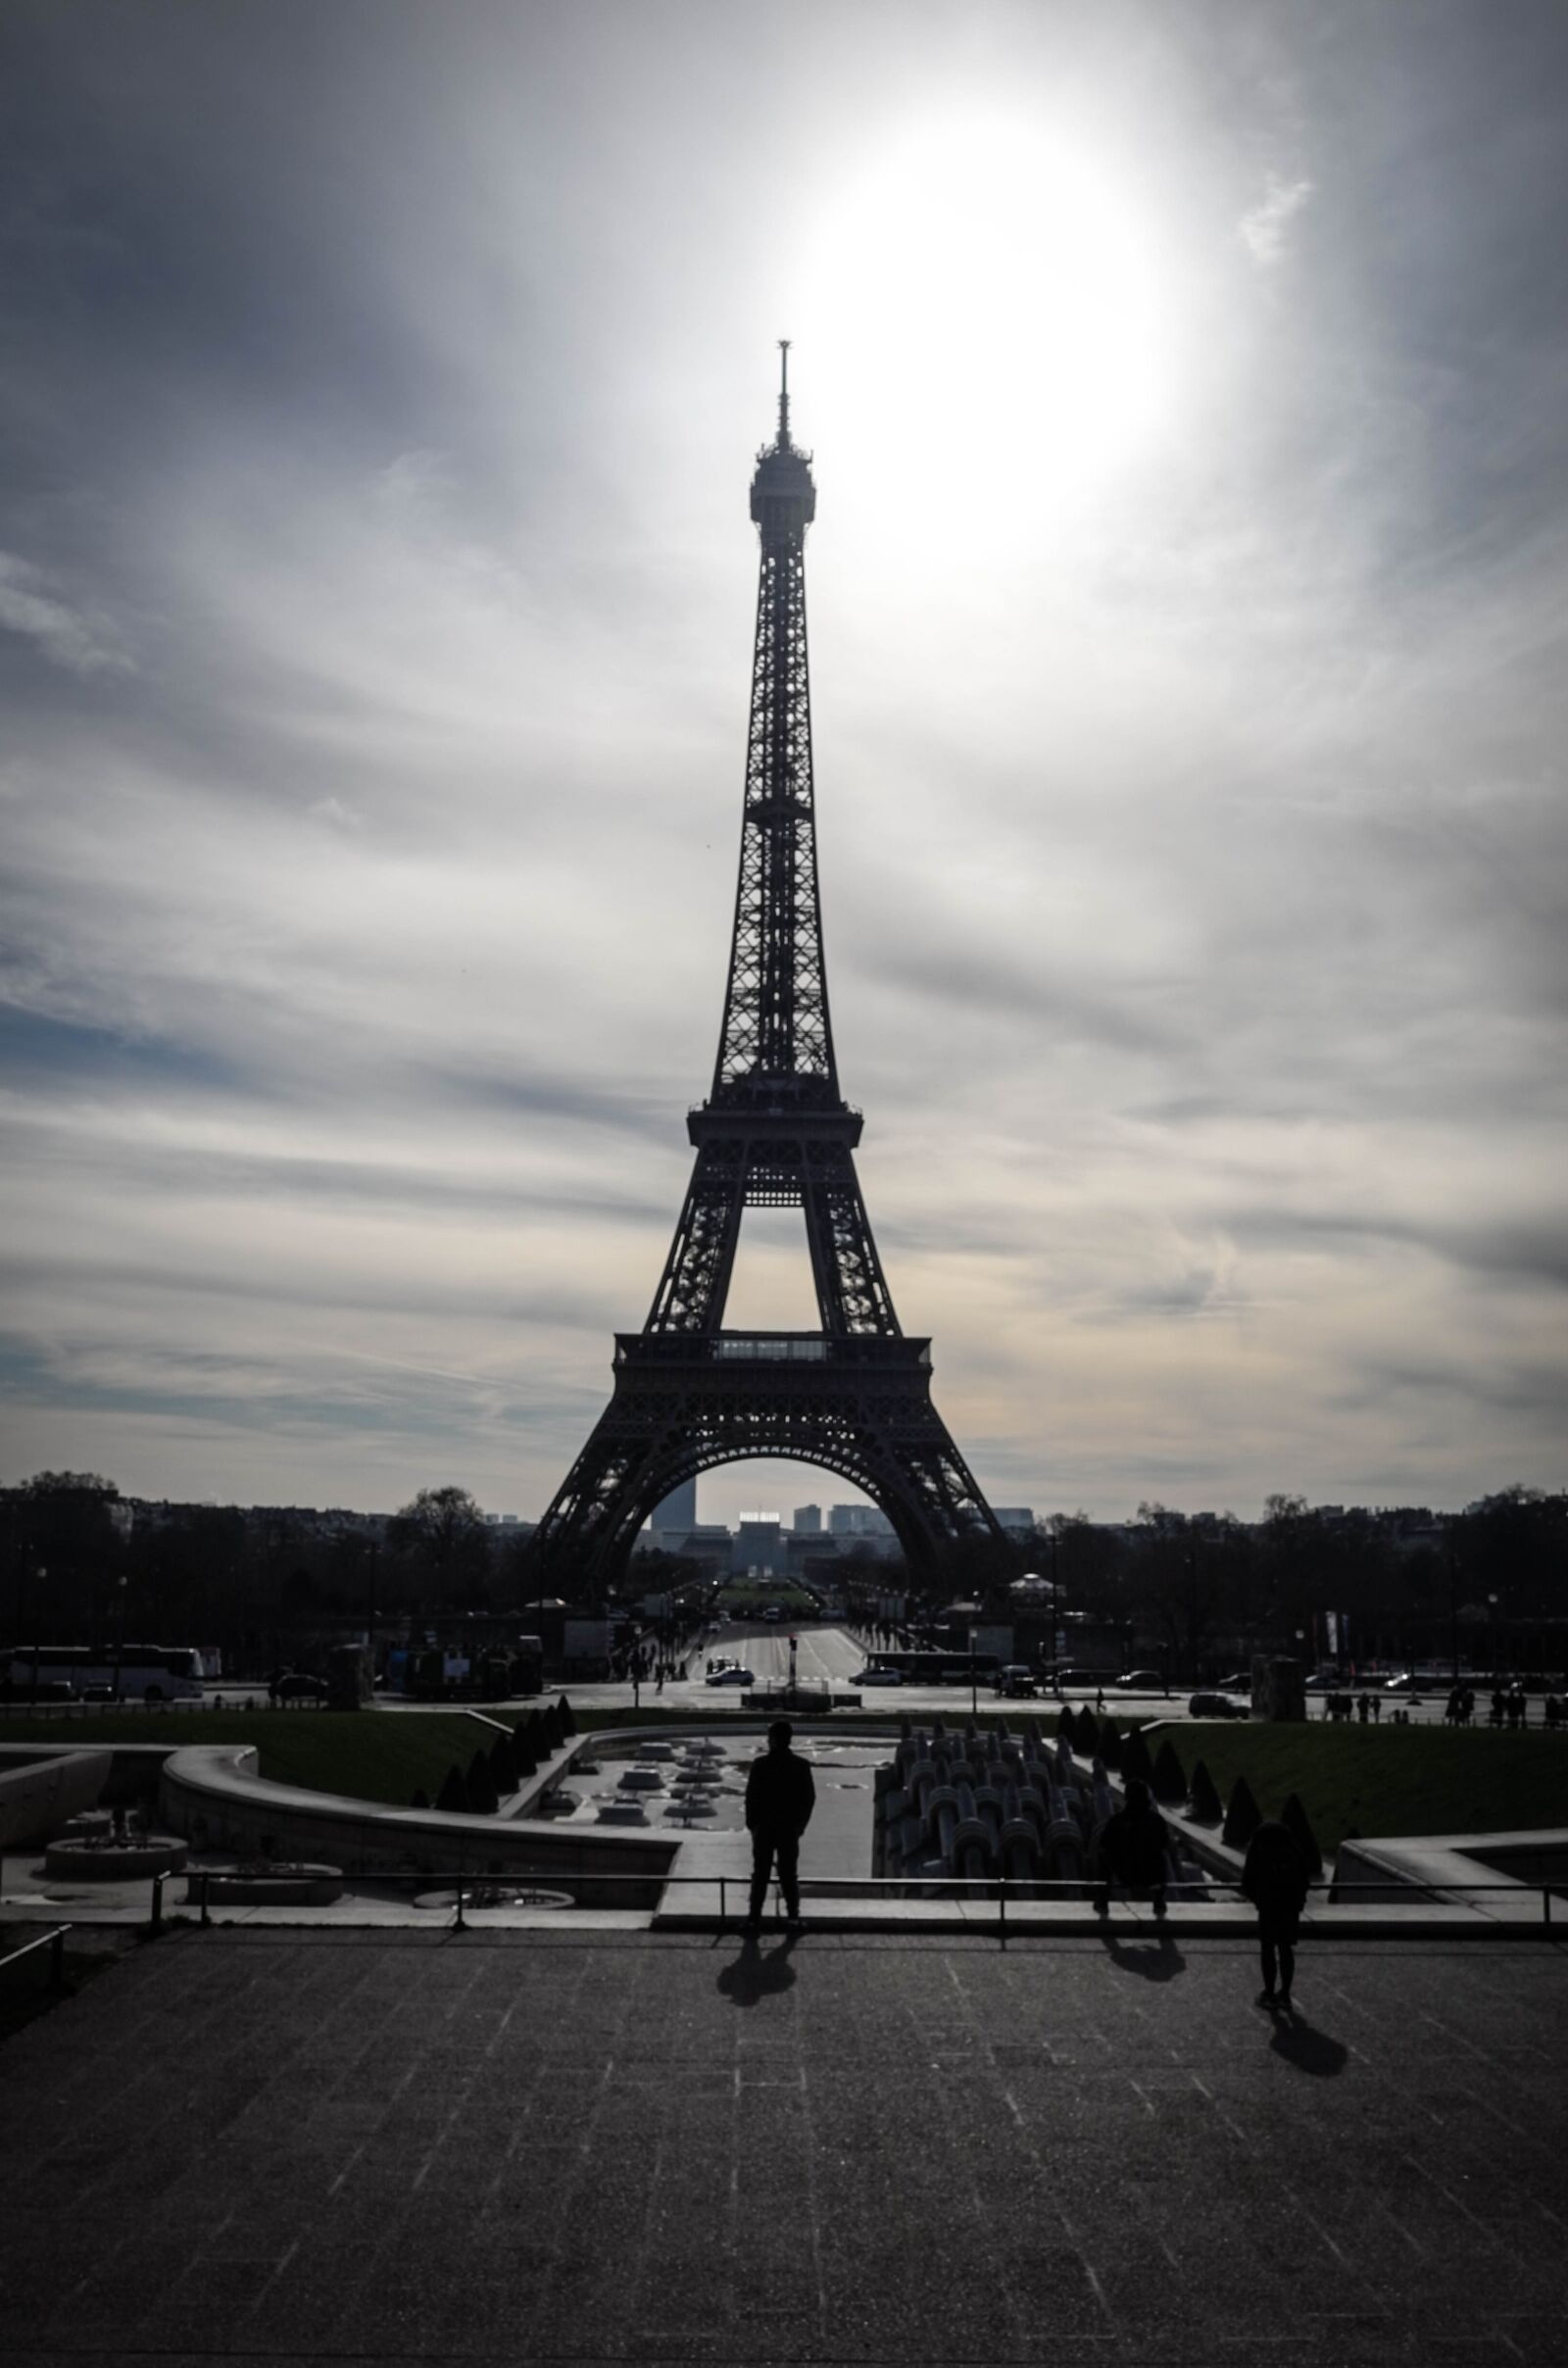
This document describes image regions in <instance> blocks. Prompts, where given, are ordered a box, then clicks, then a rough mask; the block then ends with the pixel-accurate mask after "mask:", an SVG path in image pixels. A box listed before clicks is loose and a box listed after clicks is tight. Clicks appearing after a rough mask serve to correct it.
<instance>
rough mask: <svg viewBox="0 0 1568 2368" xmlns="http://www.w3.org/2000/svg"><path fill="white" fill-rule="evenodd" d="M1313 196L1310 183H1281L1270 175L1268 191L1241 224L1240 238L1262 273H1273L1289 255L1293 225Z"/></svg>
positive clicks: (1266, 184)
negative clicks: (1287, 244)
mask: <svg viewBox="0 0 1568 2368" xmlns="http://www.w3.org/2000/svg"><path fill="white" fill-rule="evenodd" d="M1312 195H1313V184H1312V183H1311V182H1310V181H1309V180H1299V181H1286V180H1281V178H1280V177H1279V175H1278V174H1277V173H1270V174H1269V175H1268V178H1267V181H1266V183H1265V186H1264V192H1263V195H1262V197H1261V199H1260V200H1259V201H1258V203H1257V204H1256V205H1255V206H1254V207H1253V208H1252V209H1251V211H1250V213H1249V214H1244V215H1243V216H1242V219H1241V221H1240V222H1238V224H1237V236H1238V237H1239V238H1240V240H1241V242H1242V244H1243V246H1244V247H1245V248H1246V249H1247V252H1248V254H1249V255H1250V257H1251V259H1252V261H1253V262H1254V263H1255V264H1256V265H1257V267H1258V269H1259V271H1271V270H1272V269H1273V267H1274V265H1275V264H1277V263H1278V262H1279V261H1280V259H1281V257H1282V256H1283V255H1284V253H1285V248H1286V243H1287V234H1288V232H1289V230H1290V226H1291V224H1292V222H1294V221H1295V219H1296V217H1297V215H1298V214H1299V213H1300V211H1301V209H1302V207H1303V206H1304V205H1305V204H1306V203H1307V201H1308V199H1309V198H1310V197H1311V196H1312Z"/></svg>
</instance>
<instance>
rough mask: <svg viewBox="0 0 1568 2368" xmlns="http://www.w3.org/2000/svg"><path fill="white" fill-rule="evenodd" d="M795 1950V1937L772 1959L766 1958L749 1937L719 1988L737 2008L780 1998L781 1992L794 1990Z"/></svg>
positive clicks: (792, 1936)
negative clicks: (793, 1957) (793, 1955)
mask: <svg viewBox="0 0 1568 2368" xmlns="http://www.w3.org/2000/svg"><path fill="white" fill-rule="evenodd" d="M794 1947H795V1935H794V1934H793V1933H792V1934H791V1935H790V1937H789V1939H788V1940H787V1941H784V1942H782V1943H781V1944H780V1945H779V1947H778V1948H777V1949H774V1950H773V1951H772V1954H771V1955H769V1956H763V1954H762V1951H761V1949H760V1948H759V1947H758V1945H757V1942H756V1940H755V1939H754V1938H753V1936H752V1935H751V1934H750V1933H748V1934H747V1936H746V1938H745V1940H744V1941H743V1942H742V1943H741V1953H740V1955H739V1956H738V1957H737V1958H736V1959H735V1962H734V1964H733V1965H726V1966H725V1968H724V1970H723V1972H722V1973H721V1974H720V1975H719V1977H718V1987H719V1988H720V1990H722V1991H723V1993H724V1995H725V1997H726V1998H728V1999H729V2001H730V2003H731V2005H734V2006H756V2005H758V2004H759V2003H760V2000H761V1999H763V1998H776V1997H777V1996H778V1994H779V1992H780V1991H783V1990H789V1989H792V1988H793V1987H794V1982H795V1968H794V1966H793V1965H792V1964H791V1963H790V1951H791V1949H793V1948H794Z"/></svg>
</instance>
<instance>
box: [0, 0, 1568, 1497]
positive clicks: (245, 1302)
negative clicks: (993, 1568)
mask: <svg viewBox="0 0 1568 2368" xmlns="http://www.w3.org/2000/svg"><path fill="white" fill-rule="evenodd" d="M1565 119H1568V13H1565V12H1564V11H1563V9H1562V8H1561V7H1560V6H1559V5H1557V4H1556V0H1512V4H1511V5H1510V6H1509V7H1508V8H1506V9H1497V8H1495V7H1493V6H1490V5H1487V4H1486V0H1471V4H1466V5H1455V4H1452V0H1426V4H1413V5H1411V6H1410V7H1407V8H1403V9H1372V8H1368V7H1366V6H1364V5H1360V4H1359V0H1357V4H1355V5H1339V4H1337V0H1312V4H1311V5H1301V6H1295V7H1280V6H1270V5H1267V4H1266V0H1265V4H1264V5H1259V6H1252V7H1249V8H1247V9H1239V8H1236V7H1235V6H1234V5H1231V4H1230V0H1212V4H1209V5H1205V4H1204V0H1159V4H1157V5H1156V4H1154V0H1150V4H1148V5H1128V4H1126V0H1108V4H1107V0H1097V4H1096V5H1093V6H1091V5H1089V4H1088V0H1084V4H1082V5H1072V4H1069V0H1062V4H1059V5H1054V6H1043V5H1039V4H1038V0H1034V4H1031V5H1028V6H1023V7H1017V8H1012V7H997V6H987V5H985V4H984V0H963V4H962V5H956V6H921V5H919V4H918V0H899V4H898V5H889V6H883V5H878V4H877V0H858V5H854V6H845V5H843V4H842V0H828V4H827V5H821V4H818V0H804V4H803V5H798V6H796V7H794V8H792V9H790V10H787V11H781V10H778V9H776V8H771V7H762V6H758V5H750V4H749V0H724V4H722V5H713V6H709V5H695V4H692V5H681V4H678V0H636V4H635V5H613V4H610V0H577V5H573V6H570V7H566V6H564V5H548V6H547V5H537V6H530V5H522V4H517V0H513V4H501V0H494V4H491V0H465V5H464V6H463V7H461V8H448V9H435V8H431V7H429V6H427V5H423V4H421V0H373V4H372V0H334V5H332V6H331V7H326V8H323V7H321V6H319V0H229V4H228V5H225V6H219V7H213V8H201V9H196V8H192V7H190V6H189V5H186V4H183V0H182V4H181V5H177V6H175V5H166V4H165V0H138V5H137V6H136V7H135V8H133V9H130V8H124V7H123V6H119V5H109V4H108V0H76V4H75V5H73V6H72V7H70V8H63V7H61V6H59V5H58V0H31V4H29V0H11V5H10V6H9V7H8V8H7V9H6V11H5V12H4V14H3V16H0V272H3V299H0V300H3V308H4V310H3V321H4V332H5V333H4V337H3V340H0V436H3V439H4V466H3V469H0V715H3V722H0V894H3V906H0V1130H3V1132H0V1170H3V1181H0V1480H5V1481H14V1480H16V1479H19V1478H21V1477H23V1476H25V1474H27V1473H29V1472H32V1471H35V1470H37V1469H40V1468H43V1467H63V1466H67V1467H73V1468H78V1469H93V1470H97V1471H101V1472H103V1473H105V1474H107V1475H108V1476H109V1477H111V1478H112V1479H114V1480H115V1481H117V1482H118V1483H119V1485H120V1486H121V1487H122V1488H123V1490H124V1491H125V1492H126V1493H127V1494H133V1495H138V1496H153V1497H157V1496H169V1497H174V1498H189V1499H201V1498H211V1499H217V1500H219V1501H221V1502H230V1501H237V1502H241V1503H247V1502H268V1503H299V1504H312V1503H315V1504H338V1505H359V1506H364V1507H368V1508H377V1509H385V1508H389V1507H391V1506H393V1505H398V1504H401V1503H403V1502H404V1501H405V1500H406V1499H407V1498H409V1497H410V1496H412V1495H413V1493H414V1492H415V1490H416V1489H417V1488H419V1487H422V1486H438V1485H442V1484H445V1483H447V1482H456V1483H458V1484H460V1485H462V1486H465V1487H467V1488H470V1489H472V1490H473V1492H474V1493H475V1495H476V1496H477V1497H478V1499H479V1500H480V1502H481V1504H482V1505H485V1506H486V1507H487V1508H489V1509H491V1510H495V1511H503V1510H505V1511H513V1512H516V1513H519V1514H522V1515H524V1516H536V1515H537V1514H539V1513H540V1512H541V1511H542V1510H543V1509H544V1506H545V1505H546V1504H547V1503H548V1502H549V1500H550V1498H551V1496H552V1494H553V1493H554V1490H555V1489H556V1487H557V1485H558V1484H559V1482H560V1480H561V1479H562V1478H563V1477H564V1472H565V1470H566V1468H567V1466H568V1464H569V1463H570V1460H571V1458H572V1456H573V1455H575V1453H576V1451H577V1449H578V1448H579V1446H580V1445H581V1444H582V1442H583V1440H584V1439H585V1438H586V1436H587V1434H588V1431H589V1429H590V1427H591V1425H592V1423H593V1422H594V1420H595V1419H596V1417H597V1415H598V1413H599V1411H600V1409H601V1407H602V1406H603V1405H604V1404H605V1402H606V1399H607V1396H608V1391H609V1383H610V1356H611V1347H612V1335H613V1333H614V1331H615V1330H617V1329H622V1330H635V1329H636V1328H637V1327H638V1326H639V1325H640V1324H641V1323H642V1321H643V1319H644V1316H645V1314H646V1312H647V1308H648V1306H649V1303H650V1301H651V1299H652V1297H653V1292H654V1286H655V1284H656V1282H657V1280H658V1277H659V1273H660V1270H661V1267H662V1261H663V1258H664V1255H665V1252H666V1250H667V1247H668V1241H669V1236H670V1232H671V1230H672V1227H673V1224H674V1220H675V1217H676V1214H677V1211H678V1209H679V1205H680V1200H681V1195H682V1192H683V1190H684V1186H685V1182H686V1178H687V1174H688V1171H689V1163H690V1158H691V1154H690V1150H689V1147H688V1145H687V1142H686V1138H685V1128H684V1116H685V1111H686V1110H687V1108H688V1106H689V1105H690V1104H692V1103H694V1102H697V1101H699V1100H701V1098H702V1096H703V1095H704V1093H705V1092H706V1091H707V1090H708V1086H709V1082H710V1079H711V1070H712V1061H713V1053H714V1047H715V1044H716V1040H717V1032H718V1022H719V1015H720V1004H721V997H722V990H723V980H724V968H725V962H726V959H727V954H728V941H729V930H730V924H731V919H732V913H733V899H734V879H735V862H736V855H737V849H738V842H739V828H740V791H741V782H742V768H743V762H744V753H745V726H746V713H747V698H748V687H749V683H748V677H749V667H750V657H751V634H752V622H753V606H754V602H755V586H756V565H757V547H756V537H755V532H754V529H753V528H752V526H751V524H750V522H749V519H748V516H747V494H748V485H749V479H750V474H751V469H752V467H753V464H754V460H755V456H756V453H757V450H758V448H759V446H760V444H761V443H763V442H764V441H765V440H766V439H767V437H768V435H769V434H770V432H771V426H772V419H773V388H774V384H775V374H776V360H777V357H776V353H775V350H774V342H773V341H774V340H775V339H776V338H777V337H779V336H781V335H788V336H790V337H792V338H793V339H794V341H795V342H794V347H793V351H792V356H791V385H792V392H793V396H794V426H795V429H796V433H797V435H798V437H799V439H800V440H801V441H802V442H803V443H804V444H806V445H807V446H809V448H810V449H811V450H812V451H813V453H814V456H815V459H814V469H815V476H816V482H817V488H818V505H817V517H816V523H815V525H814V526H813V528H812V529H811V532H810V536H809V544H808V585H809V615H810V636H811V666H812V691H813V702H814V732H815V758H816V785H817V800H818V826H819V844H820V855H821V866H822V880H823V905H824V928H825V939H826V950H827V961H828V971H829V979H830V985H831V993H832V998H833V1015H834V1030H835V1038H836V1046H837V1052H838V1061H839V1069H840V1075H841V1079H842V1082H843V1085H844V1090H845V1092H846V1093H847V1095H848V1096H849V1098H850V1100H851V1101H852V1102H854V1103H855V1104H856V1105H857V1106H858V1107H859V1108H861V1109H863V1110H864V1112H865V1134H864V1139H863V1143H862V1147H861V1150H860V1153H859V1172H860V1177H861V1181H862V1185H863V1188H864V1192H865V1195H866V1200H867V1204H868V1208H869V1210H870V1214H871V1219H872V1223H873V1226H874V1228H875V1230H876V1234H877V1238H878V1242H879V1246H880V1249H881V1251H882V1255H883V1259H884V1262H885V1264H886V1267H887V1271H888V1277H889V1281H890V1284H891V1287H892V1290H893V1294H894V1299H895V1304H896V1306H897V1308H898V1310H899V1314H900V1317H901V1320H902V1322H903V1324H904V1327H905V1329H906V1330H907V1331H909V1332H917V1333H922V1334H924V1333H929V1334H930V1335H931V1336H932V1339H933V1354H934V1359H935V1396H936V1398H937V1401H938V1404H939V1405H940V1406H941V1408H942V1411H943V1413H944V1415H945V1416H946V1418H947V1421H948V1423H949V1426H950V1428H951V1430H952V1431H953V1433H954V1434H955V1436H956V1439H957V1441H958V1443H959V1445H960V1447H961V1448H962V1450H963V1452H964V1454H965V1455H966V1456H967V1458H968V1460H969V1462H970V1464H971V1466H972V1468H973V1470H974V1471H975V1473H976V1476H977V1477H978V1479H979V1481H980V1482H981V1485H982V1486H983V1487H984V1488H985V1490H986V1491H987V1492H988V1494H989V1495H990V1496H991V1498H992V1500H993V1501H994V1502H996V1503H999V1504H1004V1505H1018V1504H1029V1505H1034V1506H1035V1507H1036V1509H1037V1510H1038V1511H1041V1512H1045V1511H1048V1510H1051V1509H1056V1508H1059V1509H1063V1510H1072V1509H1076V1508H1082V1509H1084V1510H1086V1511H1088V1512H1090V1513H1092V1514H1095V1515H1097V1516H1100V1517H1104V1518H1125V1517H1127V1516H1128V1515H1129V1514H1130V1513H1131V1511H1132V1510H1133V1508H1134V1507H1135V1506H1136V1505H1137V1504H1138V1503H1139V1502H1140V1501H1142V1500H1144V1499H1146V1498H1154V1499H1158V1500H1161V1501H1163V1502H1165V1503H1167V1504H1171V1505H1178V1506H1182V1507H1185V1508H1186V1509H1189V1510H1196V1509H1200V1508H1208V1507H1213V1508H1229V1509H1232V1510H1234V1511H1235V1512H1237V1513H1238V1514H1239V1515H1241V1516H1242V1517H1244V1518H1252V1517H1255V1516H1256V1515H1257V1513H1258V1512H1259V1510H1260V1509H1261V1506H1262V1504H1263V1501H1264V1499H1265V1498H1266V1496H1267V1495H1268V1494H1270V1493H1271V1492H1274V1491H1284V1492H1291V1493H1299V1494H1302V1495H1305V1496H1307V1497H1308V1498H1310V1499H1312V1500H1313V1501H1314V1502H1346V1503H1364V1504H1431V1505H1462V1504H1463V1503H1465V1502H1466V1501H1468V1500H1469V1499H1471V1498H1473V1497H1475V1496H1477V1495H1479V1494H1481V1493H1482V1492H1484V1491H1487V1490H1490V1489H1494V1488H1499V1487H1502V1486H1504V1485H1507V1484H1509V1483H1511V1482H1515V1481H1524V1482H1527V1483H1530V1484H1533V1485H1537V1486H1542V1487H1552V1488H1555V1487H1561V1486H1563V1485H1564V1484H1565V1482H1568V1469H1565V1456H1564V1443H1565V1441H1568V1326H1565V1320H1564V1319H1565V1313H1568V1214H1565V1207H1568V1198H1565V1194H1564V1189H1563V1188H1564V1180H1565V1157H1564V1153H1565V1107H1568V1097H1565V1091H1564V1077H1563V1063H1562V1051H1563V1011H1564V1000H1565V996H1564V989H1565V969H1568V953H1565V949H1568V929H1565V925H1564V919H1565V916H1564V910H1563V909H1564V902H1565V881H1568V820H1565V802H1564V793H1563V781H1562V772H1563V762H1564V760H1563V751H1564V749H1565V748H1568V715H1565V713H1564V710H1565V705H1568V666H1565V665H1564V660H1563V646H1564V624H1565V608H1568V535H1565V532H1564V527H1565V523H1568V518H1565V512H1568V406H1565V404H1564V402H1563V392H1562V390H1563V387H1564V384H1565V382H1568V241H1565V239H1564V237H1563V234H1562V225H1563V222H1565V221H1568V121H1565ZM792 1228H793V1229H794V1230H793V1231H792V1230H791V1229H792ZM729 1319H730V1320H731V1321H732V1322H740V1323H760V1322H764V1321H771V1322H777V1323H785V1324H788V1323H791V1322H809V1321H810V1320H811V1318H810V1315H809V1308H808V1295H807V1273H806V1264H805V1250H804V1235H803V1234H802V1233H801V1231H800V1220H799V1217H798V1213H797V1212H792V1211H787V1212H781V1213H780V1214H778V1215H776V1216H754V1217H752V1218H749V1220H748V1223H747V1226H746V1229H745V1231H744V1234H743V1240H742V1250H741V1259H740V1264H739V1267H738V1270H737V1277H736V1287H735V1292H734V1294H733V1296H732V1299H731V1303H730V1310H729ZM850 1493H851V1492H850V1491H848V1490H847V1489H846V1488H844V1487H843V1486H842V1484H840V1483H838V1482H836V1481H835V1480H833V1478H832V1476H831V1475H827V1474H823V1473H816V1474H814V1475H809V1474H806V1473H804V1472H802V1471H799V1470H796V1469H793V1468H789V1467H785V1468H779V1467H769V1466H757V1465H737V1466H733V1467H728V1468H726V1469H725V1470H723V1471H721V1472H718V1473H715V1474H713V1475H711V1476H710V1477H709V1478H708V1479H706V1480H705V1482H704V1484H703V1493H702V1507H701V1509H702V1512H703V1515H704V1517H705V1518H711V1519H729V1518H733V1517H734V1515H735V1514H736V1513H737V1512H738V1511H739V1510H740V1509H742V1508H743V1507H751V1506H757V1505H768V1506H780V1507H782V1508H783V1509H785V1510H788V1509H789V1508H790V1507H791V1506H792V1505H794V1504H796V1503H800V1502H805V1501H807V1499H809V1498H814V1499H815V1500H816V1501H819V1502H827V1501H829V1500H830V1499H834V1498H842V1497H847V1496H848V1495H850Z"/></svg>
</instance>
